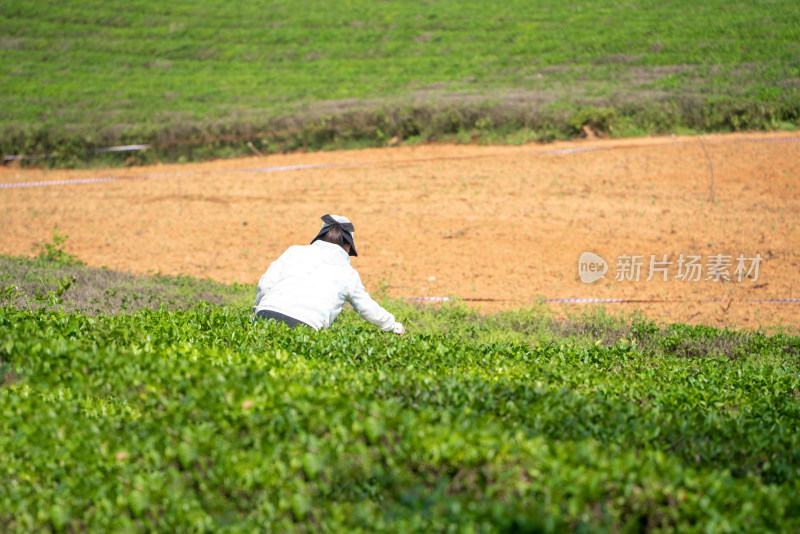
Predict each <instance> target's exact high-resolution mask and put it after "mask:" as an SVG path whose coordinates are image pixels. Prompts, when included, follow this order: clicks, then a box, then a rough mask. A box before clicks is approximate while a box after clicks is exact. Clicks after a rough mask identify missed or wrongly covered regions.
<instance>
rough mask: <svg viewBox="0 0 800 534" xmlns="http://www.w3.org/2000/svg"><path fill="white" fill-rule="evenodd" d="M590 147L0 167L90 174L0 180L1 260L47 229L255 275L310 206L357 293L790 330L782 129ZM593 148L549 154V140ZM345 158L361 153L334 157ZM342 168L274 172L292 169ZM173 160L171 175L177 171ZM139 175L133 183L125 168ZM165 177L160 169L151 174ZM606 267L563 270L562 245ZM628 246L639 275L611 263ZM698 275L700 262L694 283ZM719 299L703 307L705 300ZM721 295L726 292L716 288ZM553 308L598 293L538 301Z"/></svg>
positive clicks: (305, 228) (204, 268)
mask: <svg viewBox="0 0 800 534" xmlns="http://www.w3.org/2000/svg"><path fill="white" fill-rule="evenodd" d="M702 140H703V142H704V144H705V148H706V149H707V151H708V154H709V157H710V159H711V162H712V165H713V174H714V186H713V199H712V200H709V195H710V189H711V170H712V168H711V166H710V165H709V161H708V159H707V158H706V155H705V153H704V151H703V147H702V145H701V142H700V140H699V139H698V138H696V137H668V138H646V139H626V140H619V139H615V140H593V141H583V142H570V143H556V144H552V145H527V146H516V147H509V146H502V147H498V146H493V147H482V146H450V145H432V146H417V147H398V148H387V149H371V150H357V151H346V152H318V153H312V154H290V155H277V156H268V157H264V158H256V157H253V158H246V159H237V160H224V161H214V162H209V163H198V164H188V165H159V166H156V167H146V168H141V167H139V168H130V169H102V170H81V171H63V170H58V171H53V170H50V171H45V170H20V169H11V168H4V169H2V170H1V171H0V184H9V183H18V182H32V181H41V180H65V179H75V178H91V177H124V178H131V179H125V180H119V181H109V182H103V183H90V184H81V185H59V186H47V187H32V188H14V189H0V228H2V234H1V237H0V253H4V254H13V255H32V254H34V253H35V247H36V246H37V244H41V243H44V242H47V241H49V240H50V239H51V237H52V235H53V230H54V228H55V227H56V226H57V227H58V229H59V231H60V232H61V233H63V234H66V235H68V236H69V240H68V241H67V243H66V245H65V249H66V250H67V251H69V252H70V253H72V254H75V255H76V256H77V257H79V258H80V259H82V260H83V261H85V262H86V263H88V264H89V265H94V266H102V265H106V266H108V267H110V268H112V269H119V270H126V271H133V272H136V273H156V272H160V273H164V274H176V273H184V274H188V275H192V276H198V277H209V278H213V279H216V280H220V281H224V282H234V281H235V282H242V283H248V284H253V285H254V286H255V283H256V281H257V280H258V277H259V275H260V274H261V273H262V272H263V271H264V270H265V269H266V268H267V266H268V265H269V263H270V261H272V260H273V259H274V258H275V257H277V256H278V255H279V254H280V253H282V252H283V251H284V250H285V249H286V248H287V247H288V246H289V245H292V244H305V243H308V242H309V241H310V239H311V238H312V237H313V236H314V235H315V234H316V231H317V229H318V227H319V225H320V224H321V221H320V220H319V217H320V216H321V215H323V214H325V213H329V212H330V213H338V214H343V215H346V216H348V217H350V219H351V220H352V221H353V222H354V224H355V226H356V232H355V238H356V244H357V246H358V251H359V257H358V258H354V259H353V263H354V266H355V267H356V269H358V270H359V272H360V273H361V276H362V279H363V280H364V282H365V284H366V285H367V287H368V288H369V289H375V288H376V287H377V286H378V284H379V283H381V282H383V283H385V284H388V286H389V294H390V295H392V296H397V297H419V296H456V297H462V298H465V299H474V298H487V299H500V300H501V302H489V303H483V304H478V305H480V306H482V307H483V308H484V309H497V308H499V307H523V306H527V305H529V301H532V300H534V299H536V298H538V297H544V298H569V297H583V298H586V297H594V298H626V299H637V300H668V301H669V302H658V303H639V304H607V305H606V308H607V309H608V310H625V311H628V312H630V311H633V310H636V309H638V310H641V311H642V312H643V313H645V314H646V315H648V316H650V317H652V318H654V319H658V320H661V321H665V322H667V321H668V322H673V321H683V322H690V323H705V324H711V325H717V326H721V325H725V326H730V327H753V328H757V327H760V326H767V325H769V326H775V325H786V326H790V327H792V328H793V329H796V328H797V327H798V325H799V324H800V321H799V320H798V317H799V316H800V303H757V302H752V301H748V300H747V299H766V298H798V297H800V276H798V271H799V270H800V250H798V247H797V246H798V245H799V244H800V195H799V194H798V193H799V191H798V187H800V142H797V141H798V139H796V138H793V134H790V133H770V134H736V135H708V136H704V137H703V138H702ZM570 148H578V149H586V148H599V149H600V150H595V151H582V152H562V153H553V151H556V150H561V149H570ZM351 163H359V165H350V164H351ZM317 164H335V165H338V166H332V167H322V168H306V169H295V170H279V171H270V172H265V171H263V170H262V171H252V170H249V171H248V170H245V169H254V168H263V167H278V166H291V165H317ZM177 173H180V174H177ZM144 175H150V176H151V177H150V178H148V179H140V178H141V177H142V176H144ZM153 175H161V176H153ZM584 251H592V252H595V253H597V254H599V255H600V256H602V257H603V258H605V259H606V260H607V261H608V262H609V272H608V273H607V275H606V278H605V279H603V280H600V281H598V282H596V283H593V284H584V283H582V282H581V281H580V280H579V279H578V265H577V263H578V257H579V256H580V254H581V253H582V252H584ZM681 253H683V254H686V255H689V254H694V255H701V256H702V262H703V263H704V264H705V263H707V262H708V261H709V256H711V255H714V254H724V255H729V256H732V257H733V263H734V265H733V266H731V268H730V269H729V273H730V274H731V275H732V274H733V271H734V268H735V264H736V261H735V260H736V257H738V256H739V255H740V254H744V255H745V256H746V257H748V258H749V257H754V256H755V255H756V254H760V255H761V256H762V257H763V258H764V260H763V262H762V263H761V265H760V268H759V272H758V279H757V280H756V281H752V280H750V279H745V280H743V281H742V282H738V281H736V280H735V279H734V281H730V282H727V281H723V282H714V281H698V282H687V281H680V280H676V279H674V276H675V275H676V274H677V263H673V264H672V265H671V266H670V272H669V277H670V279H669V281H667V282H664V281H661V278H660V276H658V277H655V278H654V279H652V280H650V281H647V282H646V281H645V279H646V278H647V275H648V269H649V259H650V255H651V254H654V255H656V256H657V257H658V259H660V258H661V256H662V255H663V254H667V255H668V257H669V259H670V260H672V261H673V262H676V261H677V259H678V257H679V255H680V254H681ZM623 254H628V255H634V254H640V255H644V261H645V265H644V266H643V268H642V275H641V279H640V281H639V282H630V281H616V280H614V278H615V274H616V260H617V257H618V256H620V255H623ZM705 276H706V272H705V269H704V272H703V278H705ZM715 298H716V299H729V300H726V301H723V302H706V301H707V300H708V299H715ZM730 299H733V300H732V301H731V300H730ZM551 306H552V307H553V308H554V309H555V310H556V311H558V312H559V313H565V312H566V311H570V310H572V311H574V310H577V309H581V307H583V308H584V309H585V308H586V307H589V306H598V305H597V304H583V305H576V304H570V305H561V304H553V305H551Z"/></svg>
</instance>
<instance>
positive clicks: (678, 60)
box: [0, 0, 800, 164]
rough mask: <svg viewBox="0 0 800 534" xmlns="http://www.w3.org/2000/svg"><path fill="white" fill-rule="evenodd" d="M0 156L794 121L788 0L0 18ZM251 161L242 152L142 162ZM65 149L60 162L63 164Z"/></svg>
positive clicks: (137, 11) (796, 41) (278, 8)
mask: <svg viewBox="0 0 800 534" xmlns="http://www.w3.org/2000/svg"><path fill="white" fill-rule="evenodd" d="M0 36H1V37H0V57H2V74H3V75H2V77H0V109H2V112H0V151H2V152H3V153H4V154H11V153H18V152H26V153H31V152H42V151H44V152H47V151H52V150H55V151H60V153H61V154H62V156H63V157H62V158H61V159H60V160H59V161H58V162H57V163H60V164H70V163H71V162H72V163H74V162H75V161H74V160H75V159H76V158H77V159H78V160H79V159H80V158H81V157H84V155H83V154H82V151H83V150H85V149H90V148H94V147H99V146H105V145H108V144H115V143H132V142H136V143H139V142H156V143H159V142H161V143H164V142H171V141H175V140H186V139H192V138H202V137H215V136H222V135H242V134H252V133H253V132H260V131H263V130H270V129H279V130H281V129H289V130H292V132H288V133H287V132H284V133H282V134H276V135H272V136H266V137H259V138H256V139H255V141H256V146H258V147H259V148H260V149H261V150H267V151H275V150H285V149H292V148H300V147H309V148H331V147H338V146H353V145H359V144H372V145H374V144H383V143H386V142H387V141H388V140H389V139H390V138H391V137H393V136H395V135H399V136H400V137H401V138H402V139H403V140H405V141H406V142H418V141H424V140H428V139H451V140H460V141H469V140H474V139H475V135H478V136H479V138H480V139H482V140H484V141H504V142H519V141H525V140H530V139H545V140H546V139H553V138H556V137H565V136H570V135H578V134H580V132H581V127H582V126H583V125H584V124H588V125H590V126H591V127H592V128H594V129H596V130H603V131H607V132H610V133H611V134H612V135H631V134H641V133H652V132H664V131H675V130H681V129H694V130H720V129H722V130H727V129H740V128H779V127H784V128H794V127H796V126H797V121H798V117H800V6H799V5H798V4H797V2H794V1H792V0H778V1H766V0H759V1H755V2H753V1H748V2H744V1H738V0H737V1H723V0H712V1H709V2H702V3H697V2H693V1H689V0H678V1H674V2H655V1H649V0H630V1H620V2H603V1H599V0H577V1H576V2H572V3H557V2H544V1H534V2H529V1H525V2H523V1H512V2H503V3H489V2H477V1H464V0H459V1H452V2H445V1H431V2H397V1H392V2H368V1H355V2H285V1H277V2H254V3H233V2H224V1H220V0H198V1H195V2H183V1H179V2H156V1H154V0H140V1H136V2H127V3H123V4H118V3H108V2H99V1H96V0H87V1H81V2H76V1H66V2H63V1H62V2H55V1H52V0H43V1H41V2H23V1H15V0H12V1H9V2H3V3H2V5H0ZM241 150H247V149H246V148H245V147H244V143H243V141H241V140H236V141H233V142H231V141H218V142H216V143H205V144H202V145H188V146H187V145H179V146H174V145H173V146H169V147H160V148H159V149H157V150H152V151H151V152H150V155H147V154H143V155H140V156H139V157H140V158H144V159H147V158H148V157H150V158H154V157H167V158H168V157H180V156H183V157H189V158H200V157H206V156H211V155H230V154H235V153H237V152H239V151H241ZM71 155H72V156H73V157H72V159H70V157H71Z"/></svg>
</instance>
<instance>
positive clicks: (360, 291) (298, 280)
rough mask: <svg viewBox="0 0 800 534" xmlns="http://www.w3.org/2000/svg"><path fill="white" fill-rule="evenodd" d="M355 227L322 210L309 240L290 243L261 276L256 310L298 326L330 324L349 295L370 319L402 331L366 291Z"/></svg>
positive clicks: (260, 313) (359, 309)
mask: <svg viewBox="0 0 800 534" xmlns="http://www.w3.org/2000/svg"><path fill="white" fill-rule="evenodd" d="M354 231H355V228H354V227H353V224H352V223H351V222H350V220H349V219H348V218H347V217H342V216H340V215H324V216H323V217H322V229H320V231H319V233H318V234H317V237H315V238H314V239H313V240H312V241H311V244H310V245H305V246H298V245H295V246H292V247H289V249H288V250H287V251H286V252H284V253H283V254H282V255H281V257H280V258H278V259H277V260H275V261H274V262H273V263H272V264H271V265H270V266H269V269H267V272H265V273H264V274H263V275H261V279H260V280H259V281H258V289H257V291H256V301H255V305H254V306H253V312H254V313H255V315H256V316H257V317H260V318H262V319H274V320H276V321H279V322H283V323H286V324H287V325H289V326H290V327H292V328H294V327H295V326H297V325H306V326H310V327H311V328H313V329H314V330H319V329H321V328H328V327H329V326H331V324H332V323H333V321H334V319H336V316H337V315H339V312H341V311H342V306H343V305H344V302H345V300H349V301H350V303H351V304H352V305H353V308H355V310H356V311H357V312H358V313H359V315H361V317H363V318H364V319H366V320H367V321H369V322H370V323H372V324H374V325H377V326H379V327H380V328H381V329H382V330H384V331H386V332H394V333H395V334H404V333H405V329H404V328H403V325H402V324H401V323H398V322H397V321H395V320H394V315H392V314H391V313H389V312H388V311H386V310H385V309H383V308H382V307H381V306H380V305H379V304H378V303H377V302H375V301H374V300H372V298H371V297H370V296H369V294H368V293H367V291H366V289H365V288H364V284H362V283H361V277H360V276H359V275H358V272H357V271H356V270H355V269H353V267H352V266H351V265H350V256H358V254H357V253H356V246H355V243H354V242H353V232H354Z"/></svg>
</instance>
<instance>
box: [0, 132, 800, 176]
mask: <svg viewBox="0 0 800 534" xmlns="http://www.w3.org/2000/svg"><path fill="white" fill-rule="evenodd" d="M795 142H800V137H798V136H793V137H776V138H771V139H755V138H748V139H722V140H715V141H713V143H715V144H725V143H795ZM689 143H690V142H689V141H676V142H674V143H669V144H668V145H666V146H675V145H681V144H689ZM652 146H656V145H650V144H638V145H633V144H619V145H609V146H601V147H574V148H559V149H552V150H527V151H524V152H521V154H525V155H532V156H536V155H553V154H578V153H582V152H597V151H603V150H620V149H632V148H648V147H652ZM657 146H665V145H657ZM149 147H150V145H124V146H116V147H108V148H100V149H96V152H123V151H129V150H143V149H145V148H149ZM34 157H38V156H26V155H14V156H5V160H6V161H13V160H15V159H28V158H34ZM491 157H498V155H497V154H471V155H464V156H444V157H432V158H409V159H405V160H394V161H350V162H346V163H316V164H308V165H279V166H275V167H255V168H248V169H220V170H213V171H184V172H176V173H159V174H152V173H148V174H139V175H131V176H102V177H92V178H75V179H67V180H48V181H36V182H11V183H5V184H0V189H18V188H25V187H51V186H62V185H81V184H92V183H101V182H114V181H118V180H148V179H152V178H168V177H176V176H191V175H202V174H228V173H234V172H236V173H242V172H252V173H263V172H285V171H296V170H305V169H327V168H333V167H364V166H369V165H403V164H410V163H424V162H428V161H451V160H466V159H482V158H491Z"/></svg>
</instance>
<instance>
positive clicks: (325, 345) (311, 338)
mask: <svg viewBox="0 0 800 534" xmlns="http://www.w3.org/2000/svg"><path fill="white" fill-rule="evenodd" d="M394 309H395V311H396V312H397V313H398V315H401V317H403V314H407V315H408V318H409V324H415V323H416V328H417V330H416V331H417V332H421V331H425V332H427V333H417V334H410V335H408V336H406V337H398V336H392V335H387V334H385V333H382V332H379V331H377V330H376V329H374V328H373V327H371V326H369V325H366V324H365V323H363V322H360V320H359V319H358V318H357V317H356V316H355V315H354V314H352V312H350V313H345V314H343V317H342V319H341V320H340V321H337V324H336V325H335V326H334V327H333V328H332V329H331V330H329V331H324V332H319V333H316V332H313V331H310V330H306V329H297V330H289V329H287V328H285V327H284V326H283V325H278V324H275V323H271V322H270V323H266V322H258V323H256V324H253V323H252V322H251V314H250V312H249V310H247V309H243V308H238V307H237V308H230V307H217V306H212V305H197V306H195V307H193V308H192V309H189V310H183V311H181V310H178V311H167V310H166V309H163V308H162V309H159V310H142V311H138V312H135V313H133V314H130V315H119V316H110V315H99V316H97V317H91V316H87V315H83V314H80V313H66V312H62V311H59V310H58V309H56V310H47V309H44V308H40V309H37V310H20V309H18V308H16V307H12V306H8V305H5V306H3V307H1V308H0V530H2V531H4V532H23V531H40V530H43V529H47V528H52V529H54V530H56V531H63V530H71V531H75V530H83V529H88V530H93V531H95V530H96V531H126V532H128V531H152V530H158V531H170V532H182V531H195V532H210V531H225V532H245V531H256V530H261V531H276V532H289V531H310V530H317V531H324V532H340V531H363V532H373V531H392V532H400V531H402V532H413V531H419V532H430V531H446V530H452V529H456V530H457V531H463V532H498V531H551V532H560V531H564V530H574V531H586V532H589V531H591V532H599V531H622V530H625V531H629V530H630V531H637V532H640V531H658V530H668V529H673V528H678V529H680V530H683V531H703V532H743V531H752V532H763V531H784V532H793V531H797V530H798V529H799V528H800V498H798V495H800V467H798V466H800V436H799V435H798V433H797V428H798V424H799V423H800V402H799V400H798V395H800V393H799V392H800V376H798V371H799V370H800V364H799V363H798V356H799V355H800V338H797V337H791V336H786V335H783V334H779V335H775V336H771V337H769V336H764V335H760V334H759V335H756V334H747V335H746V336H742V335H737V334H733V333H730V332H721V331H716V330H713V329H709V328H703V327H695V328H692V327H683V326H680V325H674V326H673V327H670V328H671V329H672V330H670V329H668V330H667V331H666V332H660V331H659V332H660V333H659V334H658V335H656V334H657V331H658V329H657V328H656V327H655V326H654V325H652V324H650V323H646V322H634V323H632V324H631V325H629V327H628V330H627V332H626V334H625V335H623V336H622V337H619V338H618V339H616V340H614V341H611V340H608V339H607V340H606V342H602V341H600V340H598V341H596V342H590V341H587V340H586V339H585V338H583V337H582V336H581V335H578V336H570V337H568V338H563V339H561V340H560V341H557V340H556V339H551V340H550V341H549V342H543V341H534V340H535V339H536V338H537V336H541V334H542V330H541V328H536V326H535V325H536V324H537V322H536V320H535V317H534V316H533V315H526V314H524V313H522V314H517V315H516V316H515V315H513V314H508V315H504V316H496V317H495V318H494V319H487V320H488V321H495V322H494V323H491V322H490V323H486V322H484V323H479V322H477V321H476V317H475V316H474V315H472V316H471V315H469V313H468V312H467V311H465V310H463V309H461V308H459V307H446V308H443V309H442V310H440V311H435V312H434V311H430V310H422V311H414V310H413V309H411V308H400V307H395V308H394ZM515 317H516V319H517V322H516V323H514V322H512V321H513V319H514V318H515ZM403 318H405V317H403ZM487 324H489V327H488V328H487ZM541 324H542V323H539V325H540V327H541ZM595 326H596V327H597V329H598V330H602V329H603V328H605V326H607V325H605V326H604V325H603V324H601V323H598V324H596V325H595ZM447 328H452V331H449V332H447V333H445V331H446V329H447ZM587 332H588V330H585V331H584V332H583V333H587ZM576 333H577V334H581V332H576ZM492 337H493V338H494V341H492V340H491V339H490V338H492ZM515 337H517V338H518V339H519V340H517V341H514V340H513V338H515ZM523 339H525V340H527V341H523ZM637 339H650V340H651V342H650V344H649V345H648V346H646V347H644V346H641V345H640V344H639V343H638V342H637V341H636V340H637ZM692 339H696V340H700V341H709V340H717V341H719V343H718V344H717V346H718V347H722V346H725V345H726V344H725V343H722V341H725V340H727V341H728V342H730V341H731V340H737V339H739V340H741V339H746V340H747V343H746V344H745V345H744V346H745V347H746V349H747V350H746V351H742V352H739V353H735V354H734V353H731V354H730V355H729V357H722V356H721V355H719V354H714V353H711V352H709V353H707V354H705V355H704V356H703V357H695V358H687V357H683V356H685V355H684V354H682V353H681V352H680V351H677V350H674V349H675V347H676V346H677V345H676V344H677V343H680V342H690V341H691V340H692Z"/></svg>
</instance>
